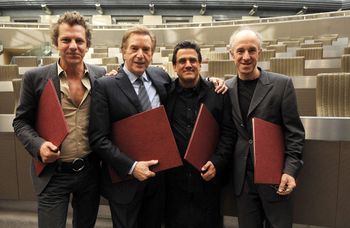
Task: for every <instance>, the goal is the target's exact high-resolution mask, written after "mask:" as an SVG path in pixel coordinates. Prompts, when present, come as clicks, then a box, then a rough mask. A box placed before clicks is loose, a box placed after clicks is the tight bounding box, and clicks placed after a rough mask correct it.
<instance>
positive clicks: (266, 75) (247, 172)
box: [226, 28, 305, 228]
mask: <svg viewBox="0 0 350 228" xmlns="http://www.w3.org/2000/svg"><path fill="white" fill-rule="evenodd" d="M261 43H262V38H261V35H260V34H259V33H257V32H255V31H253V30H250V29H248V28H245V29H240V30H238V31H236V32H235V33H234V34H233V35H232V36H231V38H230V53H231V56H232V58H233V60H234V63H235V65H236V69H237V72H238V73H237V76H234V77H233V78H232V79H229V80H228V81H227V82H226V84H227V85H228V87H229V94H230V97H231V102H232V115H233V120H234V122H235V125H236V128H237V130H238V140H237V144H236V148H235V152H234V159H233V160H234V164H233V169H234V173H233V176H234V190H235V194H236V195H237V207H238V221H239V226H240V227H242V228H254V227H257V228H260V227H264V224H265V227H278V228H288V227H292V206H291V202H290V193H291V192H292V191H293V189H294V188H295V187H296V181H295V178H296V177H297V175H298V173H299V171H300V169H301V167H302V165H303V162H302V160H301V158H302V150H303V145H304V141H305V134H304V128H303V125H302V123H301V121H300V117H299V113H298V110H297V102H296V96H295V91H294V87H293V83H292V80H291V78H289V77H287V76H285V75H280V74H276V73H272V72H266V71H264V70H262V69H260V68H259V67H257V61H258V58H259V55H260V53H261V51H262V50H261ZM253 117H259V118H261V119H264V120H267V121H269V122H272V123H275V124H279V125H281V126H282V129H283V131H284V138H285V153H284V157H285V161H284V167H283V170H282V173H283V174H282V177H281V181H280V184H279V185H278V186H273V185H261V184H254V176H253V173H254V165H253V164H254V162H253V161H254V158H253V141H252V118H253Z"/></svg>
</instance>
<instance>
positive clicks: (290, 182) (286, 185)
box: [277, 173, 296, 195]
mask: <svg viewBox="0 0 350 228" xmlns="http://www.w3.org/2000/svg"><path fill="white" fill-rule="evenodd" d="M295 187H296V182H295V179H294V177H292V176H291V175H288V174H286V173H284V174H283V175H282V177H281V183H280V185H279V187H278V190H277V194H279V195H289V194H290V193H291V192H292V191H293V190H294V188H295Z"/></svg>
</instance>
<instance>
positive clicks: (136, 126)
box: [109, 106, 182, 183]
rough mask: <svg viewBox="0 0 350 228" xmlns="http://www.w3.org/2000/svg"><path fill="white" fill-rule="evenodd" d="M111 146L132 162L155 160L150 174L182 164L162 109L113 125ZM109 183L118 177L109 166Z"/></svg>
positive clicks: (125, 178)
mask: <svg viewBox="0 0 350 228" xmlns="http://www.w3.org/2000/svg"><path fill="white" fill-rule="evenodd" d="M112 135H113V139H112V141H113V143H114V144H115V145H117V147H118V148H119V150H120V151H122V153H125V154H127V155H128V156H129V157H130V158H132V159H134V160H135V161H148V160H158V161H159V163H158V164H157V165H156V166H154V167H152V171H154V172H159V171H163V170H166V169H170V168H174V167H177V166H181V165H182V161H181V157H180V154H179V151H178V149H177V145H176V142H175V139H174V136H173V133H172V130H171V127H170V124H169V120H168V117H167V115H166V112H165V109H164V107H163V106H160V107H158V108H155V109H151V110H149V111H145V112H141V113H138V114H136V115H133V116H130V117H128V118H125V119H123V120H120V121H117V122H115V123H113V126H112ZM109 173H110V176H111V179H112V182H113V183H115V182H119V181H123V180H127V179H131V176H127V177H120V176H118V174H117V173H116V172H115V171H114V170H113V168H112V167H109Z"/></svg>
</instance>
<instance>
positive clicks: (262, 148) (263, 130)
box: [252, 118, 284, 185]
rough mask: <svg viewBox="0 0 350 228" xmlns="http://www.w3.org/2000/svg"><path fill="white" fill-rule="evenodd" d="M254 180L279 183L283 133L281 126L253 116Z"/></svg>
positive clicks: (261, 182) (260, 182)
mask: <svg viewBox="0 0 350 228" xmlns="http://www.w3.org/2000/svg"><path fill="white" fill-rule="evenodd" d="M252 121H253V122H252V123H253V141H254V182H255V183H256V184H276V185H278V184H280V182H281V176H282V169H283V164H284V135H283V131H282V128H281V126H279V125H277V124H274V123H271V122H268V121H265V120H262V119H259V118H253V120H252Z"/></svg>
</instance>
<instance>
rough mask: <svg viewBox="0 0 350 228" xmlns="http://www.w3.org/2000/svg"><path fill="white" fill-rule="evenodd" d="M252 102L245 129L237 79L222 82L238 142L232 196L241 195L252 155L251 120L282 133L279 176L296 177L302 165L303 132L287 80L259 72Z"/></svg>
mask: <svg viewBox="0 0 350 228" xmlns="http://www.w3.org/2000/svg"><path fill="white" fill-rule="evenodd" d="M259 70H260V71H261V75H260V78H259V80H258V82H257V85H256V88H255V91H254V95H253V98H252V100H251V103H250V107H249V110H248V115H247V117H248V121H247V126H244V125H243V120H242V116H241V110H240V106H239V100H238V91H237V90H238V89H237V76H234V77H233V78H231V79H229V80H228V81H226V84H227V86H228V87H229V94H230V98H231V102H232V116H233V121H234V123H235V125H236V128H237V131H238V140H237V144H236V149H235V153H234V159H233V161H234V165H233V170H234V172H233V176H234V188H235V193H236V194H237V195H239V194H240V193H241V190H242V187H243V182H244V176H245V170H246V164H247V162H246V161H247V157H248V153H249V151H253V143H252V124H251V120H252V118H253V117H259V118H261V119H264V120H267V121H270V122H273V123H275V124H279V125H281V126H282V128H283V130H284V138H285V163H284V168H283V173H286V174H289V175H291V176H293V177H297V175H298V172H299V171H300V169H301V167H302V165H303V161H302V160H301V159H302V150H303V146H304V141H305V132H304V127H303V125H302V122H301V120H300V117H299V113H298V109H297V102H296V95H295V91H294V87H293V83H292V80H291V78H289V77H287V76H285V75H281V74H276V73H270V72H266V71H264V70H261V69H260V68H259Z"/></svg>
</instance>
